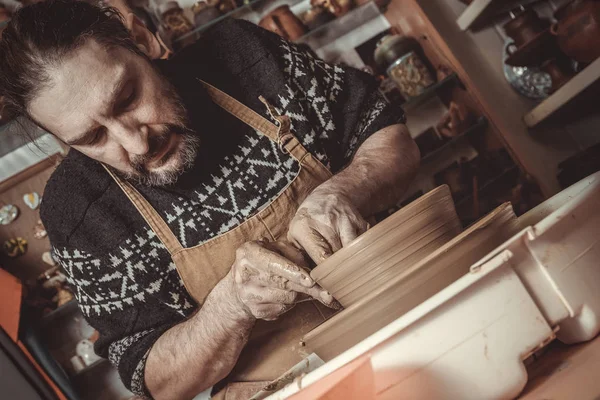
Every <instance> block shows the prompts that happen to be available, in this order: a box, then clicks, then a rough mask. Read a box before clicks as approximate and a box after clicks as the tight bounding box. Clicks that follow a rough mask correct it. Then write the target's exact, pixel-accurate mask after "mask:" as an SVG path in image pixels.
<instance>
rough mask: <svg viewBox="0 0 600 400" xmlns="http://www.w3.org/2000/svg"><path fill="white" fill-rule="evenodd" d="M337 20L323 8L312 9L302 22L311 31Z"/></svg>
mask: <svg viewBox="0 0 600 400" xmlns="http://www.w3.org/2000/svg"><path fill="white" fill-rule="evenodd" d="M333 19H335V16H334V15H333V14H331V13H330V12H329V11H327V10H326V9H324V8H323V7H320V6H317V7H312V8H311V9H310V10H308V11H307V12H305V13H304V14H303V16H302V21H303V22H304V24H305V25H306V26H307V27H308V29H310V30H311V31H312V30H314V29H317V28H318V27H320V26H322V25H325V24H326V23H328V22H329V21H331V20H333Z"/></svg>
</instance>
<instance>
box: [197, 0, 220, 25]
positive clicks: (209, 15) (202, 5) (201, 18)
mask: <svg viewBox="0 0 600 400" xmlns="http://www.w3.org/2000/svg"><path fill="white" fill-rule="evenodd" d="M192 12H193V13H194V25H196V27H200V26H202V25H205V24H207V23H209V22H210V21H212V20H213V19H216V18H219V17H220V16H221V12H220V11H219V10H218V9H217V8H216V7H213V6H209V5H208V3H206V2H204V1H199V2H197V3H196V4H194V5H193V6H192Z"/></svg>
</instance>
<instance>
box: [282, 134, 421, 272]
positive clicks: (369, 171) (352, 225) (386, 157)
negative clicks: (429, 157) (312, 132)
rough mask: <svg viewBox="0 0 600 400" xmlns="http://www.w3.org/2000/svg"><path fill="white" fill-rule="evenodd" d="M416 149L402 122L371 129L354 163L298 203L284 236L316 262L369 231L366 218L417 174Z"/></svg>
mask: <svg viewBox="0 0 600 400" xmlns="http://www.w3.org/2000/svg"><path fill="white" fill-rule="evenodd" d="M419 158H420V155H419V149H418V148H417V145H416V144H415V142H414V141H413V140H412V138H411V137H410V134H409V133H408V130H407V129H406V126H404V125H399V124H398V125H391V126H388V127H387V128H383V129H382V130H380V131H377V132H375V133H374V134H373V135H372V136H370V137H369V138H367V140H365V142H364V143H363V144H362V145H361V146H360V147H359V148H358V150H357V151H356V154H355V155H354V158H353V159H352V162H351V163H350V164H349V165H348V166H347V167H346V168H344V169H343V170H342V171H340V172H339V173H338V174H336V175H334V176H333V177H331V178H330V179H329V180H327V181H325V182H324V183H322V184H321V185H320V186H318V187H317V188H316V189H315V190H314V191H313V192H312V193H311V194H310V195H309V196H308V197H307V198H306V199H305V200H304V202H303V203H302V204H301V205H300V207H299V208H298V211H297V212H296V215H295V217H294V219H292V222H291V224H290V228H289V231H288V240H289V241H291V242H292V243H293V244H294V245H295V246H297V247H299V248H301V249H304V251H306V253H308V255H309V256H310V258H312V259H313V260H314V262H315V263H317V264H320V263H321V262H323V261H324V260H325V259H327V258H328V257H329V256H331V255H332V254H333V253H335V252H336V251H338V250H339V249H341V248H342V247H344V246H347V245H348V244H349V243H350V242H351V241H352V240H354V239H356V237H358V236H359V235H361V234H362V233H364V232H365V231H366V230H367V227H368V224H367V221H365V219H364V218H363V216H366V217H370V216H371V215H374V214H375V213H377V212H379V211H382V210H385V209H387V208H389V207H390V206H392V205H394V204H396V203H397V202H398V200H399V199H400V198H401V197H402V194H403V193H404V191H405V190H406V188H407V187H408V185H409V183H410V182H411V181H412V179H413V178H414V176H415V175H416V172H417V169H418V166H419Z"/></svg>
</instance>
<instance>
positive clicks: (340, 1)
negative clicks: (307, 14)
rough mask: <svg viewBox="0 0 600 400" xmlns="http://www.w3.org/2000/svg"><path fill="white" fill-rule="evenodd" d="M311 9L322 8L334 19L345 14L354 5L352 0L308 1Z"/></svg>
mask: <svg viewBox="0 0 600 400" xmlns="http://www.w3.org/2000/svg"><path fill="white" fill-rule="evenodd" d="M310 5H311V6H313V7H323V8H324V9H326V10H327V11H329V12H330V13H332V14H333V15H335V16H336V17H340V16H342V15H344V14H346V13H347V12H348V11H350V9H351V8H352V6H353V5H354V1H353V0H310Z"/></svg>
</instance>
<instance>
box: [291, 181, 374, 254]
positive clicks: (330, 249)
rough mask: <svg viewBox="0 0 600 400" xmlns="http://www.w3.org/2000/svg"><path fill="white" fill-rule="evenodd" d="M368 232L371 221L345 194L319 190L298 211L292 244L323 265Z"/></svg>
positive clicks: (293, 224) (319, 188) (293, 225)
mask: <svg viewBox="0 0 600 400" xmlns="http://www.w3.org/2000/svg"><path fill="white" fill-rule="evenodd" d="M367 228H368V223H367V221H365V219H364V218H363V217H362V216H361V214H360V212H359V211H358V209H357V208H356V207H355V206H354V205H353V204H352V202H351V201H350V199H349V198H348V197H347V196H346V195H345V194H343V193H340V192H339V191H334V190H328V189H327V188H325V187H318V188H317V189H315V191H313V192H312V193H311V194H310V195H309V196H308V197H307V198H306V199H305V200H304V202H303V203H302V204H301V205H300V207H299V208H298V211H297V212H296V215H295V216H294V219H293V220H292V222H291V223H290V229H289V231H288V240H290V241H291V242H292V243H294V245H296V246H298V247H300V248H302V249H304V251H306V253H307V254H308V255H309V256H310V258H312V259H313V260H314V262H315V263H317V264H320V263H321V262H322V261H324V260H325V259H327V258H328V257H329V256H331V255H332V254H333V253H335V252H336V251H338V250H339V249H341V248H342V247H344V246H346V245H347V244H348V243H350V242H351V241H353V240H354V239H356V238H357V237H358V236H359V235H361V234H362V233H364V232H365V231H366V230H367Z"/></svg>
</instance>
